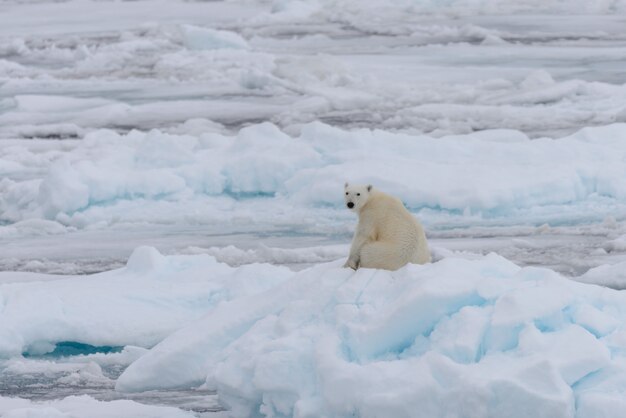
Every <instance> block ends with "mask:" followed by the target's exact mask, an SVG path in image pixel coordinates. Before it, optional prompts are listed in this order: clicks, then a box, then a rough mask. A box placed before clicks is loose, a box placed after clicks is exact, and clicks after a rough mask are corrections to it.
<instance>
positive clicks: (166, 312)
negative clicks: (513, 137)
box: [0, 247, 626, 418]
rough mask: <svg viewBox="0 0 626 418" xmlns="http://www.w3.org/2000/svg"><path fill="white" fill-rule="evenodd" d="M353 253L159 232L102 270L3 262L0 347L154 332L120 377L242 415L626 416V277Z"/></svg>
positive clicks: (135, 340) (137, 341)
mask: <svg viewBox="0 0 626 418" xmlns="http://www.w3.org/2000/svg"><path fill="white" fill-rule="evenodd" d="M342 262H343V260H337V261H335V262H331V263H326V264H319V265H316V266H314V267H311V268H309V269H307V270H303V271H300V272H292V271H290V270H289V269H287V268H285V267H280V266H273V265H263V264H257V265H248V266H242V267H237V268H234V267H229V266H227V265H225V264H221V263H218V262H216V261H215V260H214V259H213V258H212V257H210V256H207V255H202V256H169V257H165V256H162V255H161V254H159V253H158V252H157V251H156V250H155V249H152V248H148V247H143V248H139V249H138V250H136V251H135V253H134V254H133V256H132V257H131V259H130V260H129V263H128V265H127V266H126V267H124V268H122V269H119V270H115V271H111V272H106V273H100V274H96V275H92V276H88V277H82V278H76V277H60V278H59V277H53V276H46V275H41V274H34V273H33V274H24V277H17V278H16V277H15V276H8V277H7V276H6V273H5V274H4V275H2V276H0V283H2V284H0V301H1V306H2V309H1V311H0V312H1V313H0V318H1V321H0V334H1V335H2V338H1V339H0V341H2V344H1V345H0V355H2V356H3V357H14V356H19V354H20V353H22V352H28V351H30V352H31V353H40V354H41V353H44V352H46V351H50V350H52V349H53V348H54V347H55V344H56V343H58V342H61V341H78V342H83V343H88V344H92V345H104V344H107V345H118V346H123V345H128V344H133V345H139V346H143V347H148V348H149V347H152V348H151V349H150V350H149V351H148V352H146V354H144V355H142V356H140V357H139V358H138V359H137V360H136V361H134V362H133V363H131V364H130V366H129V367H128V368H127V369H126V371H125V372H124V373H123V374H122V375H121V376H120V377H119V379H118V381H117V386H116V389H117V390H119V391H125V392H137V391H146V390H151V389H173V388H197V387H202V388H203V389H213V390H216V391H217V393H218V395H219V397H220V399H221V401H222V402H223V403H224V405H225V406H226V407H228V408H229V410H230V413H231V414H232V415H233V416H236V417H247V416H266V417H287V416H294V417H322V416H323V417H349V416H350V417H352V416H361V417H381V416H393V417H416V416H428V417H444V416H445V417H529V416H533V417H546V418H548V417H549V418H555V417H598V416H602V417H618V416H620V414H621V411H623V408H624V406H626V405H625V401H624V395H625V391H626V350H625V349H626V333H625V330H624V326H623V323H624V320H625V319H626V309H625V308H624V306H626V295H624V294H623V293H621V292H618V291H615V290H611V289H607V288H603V287H599V286H596V285H592V284H584V283H578V282H574V281H571V280H569V279H566V278H564V277H562V276H560V275H559V274H557V273H555V272H553V271H551V270H549V269H544V268H533V267H527V268H520V267H518V266H516V265H515V264H513V263H511V262H510V261H508V260H506V259H504V258H502V257H500V256H497V255H495V254H491V255H488V256H485V257H482V258H479V259H476V260H465V259H456V258H446V259H443V260H441V261H439V262H436V263H433V264H429V265H423V266H420V265H408V266H406V267H405V268H402V269H401V270H399V271H397V272H388V271H381V270H369V269H360V270H358V271H356V272H355V271H352V270H350V269H344V268H341V267H340V266H341V264H342ZM7 402H8V401H7ZM94 402H95V401H94ZM1 404H2V402H0V405H1Z"/></svg>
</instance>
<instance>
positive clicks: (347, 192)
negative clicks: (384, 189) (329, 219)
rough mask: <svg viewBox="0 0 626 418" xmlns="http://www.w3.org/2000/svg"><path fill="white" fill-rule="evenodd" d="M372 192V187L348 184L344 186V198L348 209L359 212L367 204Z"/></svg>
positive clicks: (369, 185)
mask: <svg viewBox="0 0 626 418" xmlns="http://www.w3.org/2000/svg"><path fill="white" fill-rule="evenodd" d="M371 191H372V185H371V184H368V185H362V184H348V183H346V184H345V186H344V198H345V200H346V206H347V207H348V209H350V210H352V211H354V212H359V211H360V210H361V208H362V207H363V206H364V205H365V203H367V199H368V198H369V196H370V192H371Z"/></svg>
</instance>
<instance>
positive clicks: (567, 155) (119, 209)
mask: <svg viewBox="0 0 626 418" xmlns="http://www.w3.org/2000/svg"><path fill="white" fill-rule="evenodd" d="M625 135H626V125H624V124H613V125H607V126H605V127H601V128H600V127H598V128H585V129H583V130H581V131H579V132H578V133H575V134H573V135H571V136H568V137H564V138H559V139H549V138H542V139H536V140H533V141H530V140H528V139H527V138H525V137H523V136H521V134H520V133H512V134H511V133H509V131H484V132H480V133H475V134H468V135H454V136H446V137H442V138H437V139H435V138H432V137H430V136H424V135H422V136H414V135H407V134H394V133H389V132H383V131H370V130H358V131H345V130H342V129H338V128H333V127H330V126H328V125H325V124H321V123H312V124H308V125H305V126H304V127H303V128H302V132H301V134H300V135H297V136H294V137H292V136H289V135H287V134H286V133H284V132H282V131H281V130H280V129H278V128H277V127H276V126H275V125H273V124H269V123H263V124H259V125H253V126H250V127H248V128H245V129H242V130H241V131H239V133H238V134H237V135H236V136H228V135H222V134H218V133H205V134H201V135H199V136H193V135H176V134H167V133H164V132H161V131H159V130H152V131H149V132H147V133H144V132H139V131H133V132H130V133H129V134H127V135H120V134H118V133H115V132H113V131H110V130H100V131H95V132H92V133H90V134H88V135H87V136H86V137H85V138H84V139H83V140H82V141H81V142H80V143H79V144H76V145H75V146H74V147H72V148H71V149H69V150H68V151H67V152H60V153H59V152H58V151H57V152H55V153H51V154H50V159H49V160H46V158H45V157H43V158H42V156H41V154H40V153H39V152H38V151H37V154H35V153H34V152H30V151H29V150H27V149H26V150H23V153H21V154H20V156H19V160H17V161H14V162H13V163H14V164H15V163H17V164H20V163H21V164H26V163H28V162H29V160H31V159H34V158H37V159H38V162H39V164H40V167H41V169H42V170H44V171H43V172H44V175H43V176H42V178H41V179H25V180H23V181H19V180H16V181H12V180H5V181H4V183H3V190H4V193H3V196H2V197H1V198H0V199H1V200H0V205H1V206H2V207H3V208H4V210H3V212H2V214H1V215H0V219H1V220H4V221H10V222H16V221H24V220H33V219H41V220H49V221H56V222H58V223H60V224H62V225H64V226H66V227H74V228H86V227H89V226H92V225H97V224H98V223H102V222H104V223H105V225H111V224H113V223H115V222H138V221H140V220H144V221H145V220H147V219H150V221H151V222H156V223H168V222H169V223H171V222H176V221H178V220H181V221H184V220H185V219H188V218H190V217H194V216H197V215H196V214H197V213H198V212H199V206H205V205H208V206H211V207H213V209H212V210H210V211H207V210H203V212H205V214H204V215H203V216H204V217H205V219H203V222H206V221H214V220H218V219H219V220H221V219H227V220H233V219H237V218H242V217H245V216H247V214H248V213H249V208H248V207H247V206H241V205H239V204H238V203H237V202H238V201H239V200H241V199H246V198H251V197H252V198H253V197H264V198H263V199H258V201H257V202H256V204H255V206H256V209H255V210H256V212H257V213H256V214H254V215H248V216H255V217H257V218H258V219H257V221H265V222H268V223H269V222H272V221H273V219H274V218H275V217H276V216H277V214H276V212H275V211H276V210H280V209H278V208H279V207H280V206H285V205H288V206H290V207H294V208H296V210H297V211H298V212H299V213H316V212H317V208H320V207H325V208H332V209H335V210H334V212H335V213H336V212H339V211H340V210H341V211H343V209H342V208H341V207H340V200H339V199H337V196H338V193H339V191H338V190H339V186H338V185H337V181H336V179H338V178H342V179H350V180H351V181H357V182H368V183H371V184H374V186H375V187H380V188H381V189H383V190H386V191H388V192H390V193H392V194H395V195H397V196H399V197H400V198H401V199H402V200H403V201H404V202H405V204H406V205H407V206H408V207H409V208H411V209H413V210H415V211H418V213H419V214H420V216H421V217H422V218H424V221H425V222H426V223H427V224H428V223H429V222H431V218H429V214H428V211H425V210H424V209H430V208H436V209H438V211H442V212H445V213H449V214H463V215H464V214H465V213H467V212H469V213H476V214H478V215H479V217H481V218H483V219H487V220H488V219H498V220H501V221H504V222H507V223H519V222H521V221H520V219H523V220H524V222H528V221H529V220H531V222H535V223H542V222H547V221H552V220H553V219H554V218H555V216H556V215H557V214H558V215H559V219H560V221H561V222H567V220H568V219H571V218H587V217H591V218H595V219H597V220H601V219H602V218H604V217H605V216H608V215H613V216H619V217H622V216H624V214H625V213H626V182H624V181H623V175H622V174H623V173H624V172H626V163H625V162H624V161H626V147H625V146H624V141H623V140H622V138H623V137H624V136H625ZM355 150H358V151H355ZM407 156H410V157H407ZM10 167H11V166H9V167H8V170H10ZM388 167H392V168H391V169H388ZM494 172H497V173H498V176H493V173H494ZM408 178H410V179H414V180H413V181H412V182H410V183H407V182H406V181H404V180H403V179H408ZM25 191H27V192H25ZM159 205H164V206H166V207H167V208H168V209H167V210H164V211H159V210H158V209H157V208H158V206H159ZM150 208H152V209H150ZM564 210H565V211H567V212H568V213H563V212H564ZM420 211H422V212H420ZM172 212H174V214H172ZM286 216H290V215H286ZM312 216H314V215H312ZM341 216H342V215H341V214H335V215H334V217H335V218H340V217H341ZM344 216H345V215H344ZM5 228H15V226H7V227H5ZM59 228H62V227H61V226H59V227H58V228H55V229H51V232H53V231H56V230H57V229H59ZM9 233H10V232H9V231H7V232H4V234H9ZM618 248H619V247H618Z"/></svg>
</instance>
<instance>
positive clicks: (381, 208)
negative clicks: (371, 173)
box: [359, 191, 418, 241]
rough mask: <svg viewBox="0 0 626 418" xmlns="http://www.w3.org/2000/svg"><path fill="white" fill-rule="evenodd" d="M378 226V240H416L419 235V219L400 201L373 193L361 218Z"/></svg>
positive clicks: (386, 195) (379, 193)
mask: <svg viewBox="0 0 626 418" xmlns="http://www.w3.org/2000/svg"><path fill="white" fill-rule="evenodd" d="M363 217H365V219H363V220H366V221H367V222H372V223H373V224H374V225H375V226H376V232H375V235H376V239H377V240H381V241H386V240H388V239H391V240H394V241H395V240H398V239H400V240H402V241H404V240H405V239H407V240H409V241H410V240H414V239H415V237H416V234H417V233H418V227H417V219H415V217H414V216H413V215H412V214H411V212H409V211H408V210H407V209H406V208H405V207H404V205H403V204H402V202H401V201H400V199H398V198H396V197H393V196H390V195H388V194H386V193H383V192H379V191H375V192H372V194H371V195H370V197H369V199H368V200H367V203H366V205H365V206H364V207H363V209H362V210H361V213H360V214H359V218H360V219H361V218H363Z"/></svg>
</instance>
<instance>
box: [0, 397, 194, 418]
mask: <svg viewBox="0 0 626 418" xmlns="http://www.w3.org/2000/svg"><path fill="white" fill-rule="evenodd" d="M0 413H2V416H3V417H5V418H70V417H80V416H90V417H94V418H113V417H120V418H122V417H128V418H131V417H132V418H139V417H145V418H157V417H167V418H170V417H172V418H191V417H194V416H195V415H194V414H193V413H191V412H185V411H182V410H180V409H177V408H171V407H155V406H148V405H143V404H140V403H137V402H132V401H124V400H119V401H112V402H100V401H97V400H95V399H93V398H91V397H89V396H69V397H67V398H65V399H63V400H60V401H53V402H46V403H44V404H41V403H33V402H29V401H27V400H24V399H18V398H4V397H0Z"/></svg>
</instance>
